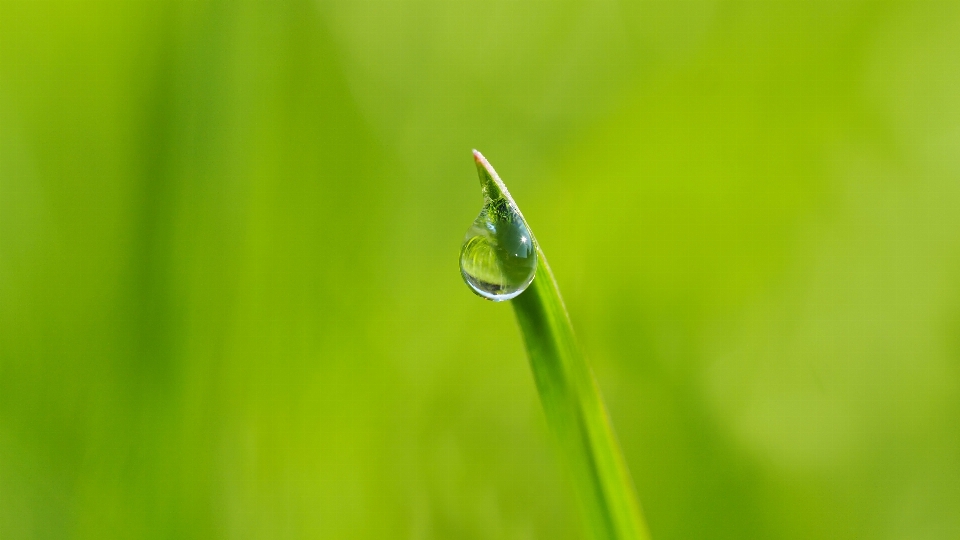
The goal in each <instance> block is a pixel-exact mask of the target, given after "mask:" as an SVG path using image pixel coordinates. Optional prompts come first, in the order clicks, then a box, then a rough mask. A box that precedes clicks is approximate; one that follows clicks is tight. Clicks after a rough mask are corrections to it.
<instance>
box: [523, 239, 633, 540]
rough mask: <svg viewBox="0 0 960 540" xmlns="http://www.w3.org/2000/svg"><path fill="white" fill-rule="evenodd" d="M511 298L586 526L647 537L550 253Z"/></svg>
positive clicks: (609, 535)
mask: <svg viewBox="0 0 960 540" xmlns="http://www.w3.org/2000/svg"><path fill="white" fill-rule="evenodd" d="M537 256H538V263H537V274H536V278H535V279H534V280H533V283H531V284H530V287H529V288H528V289H527V290H526V291H524V292H523V294H521V295H520V296H518V297H516V298H514V299H513V300H512V303H513V307H514V311H515V312H516V314H517V321H518V322H519V323H520V329H521V330H522V332H523V338H524V342H525V343H526V346H527V352H528V353H529V355H530V367H531V368H532V370H533V375H534V379H535V380H536V385H537V389H538V391H539V393H540V399H541V401H542V402H543V409H544V412H545V414H546V417H547V422H548V424H549V425H550V428H551V430H552V431H553V433H554V435H555V436H556V437H557V439H558V441H559V445H560V449H561V453H562V456H561V457H562V461H563V462H564V464H565V466H566V467H567V470H569V471H570V473H571V476H572V480H573V483H574V486H575V488H576V490H577V495H578V498H579V499H580V503H581V507H582V508H583V510H584V517H585V518H586V522H587V526H588V527H589V528H590V530H591V531H592V532H593V535H594V537H595V538H597V539H617V540H626V539H630V540H634V539H637V540H641V539H649V538H650V535H649V532H648V531H647V527H646V524H645V523H644V520H643V514H642V513H641V511H640V505H639V503H638V500H637V495H636V492H635V491H634V488H633V482H632V481H631V479H630V473H629V472H628V470H627V467H626V463H625V462H624V460H623V456H622V454H621V452H620V447H619V444H618V443H617V439H616V436H615V435H614V433H613V429H612V428H611V427H610V422H609V420H608V418H607V413H606V410H605V408H604V406H603V401H602V400H601V398H600V392H599V390H598V388H597V384H596V382H595V380H594V378H593V373H592V372H591V371H590V368H589V367H588V366H587V363H586V361H585V359H584V358H583V355H582V354H581V353H580V349H579V348H578V347H577V344H576V340H575V338H574V334H573V327H572V325H571V324H570V318H569V316H568V315H567V310H566V307H564V305H563V300H562V299H561V297H560V290H559V289H558V288H557V283H556V280H554V278H553V273H552V272H551V271H550V266H549V265H548V264H547V258H546V257H545V256H544V254H543V251H542V250H541V249H540V246H539V244H538V245H537Z"/></svg>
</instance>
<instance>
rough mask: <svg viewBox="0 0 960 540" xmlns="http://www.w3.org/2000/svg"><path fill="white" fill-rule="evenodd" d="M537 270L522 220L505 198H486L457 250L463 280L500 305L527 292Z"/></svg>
mask: <svg viewBox="0 0 960 540" xmlns="http://www.w3.org/2000/svg"><path fill="white" fill-rule="evenodd" d="M536 271H537V250H536V247H534V243H533V236H532V235H531V234H530V230H529V229H528V228H527V224H526V222H524V220H523V217H522V216H521V215H520V213H519V212H517V211H516V209H514V208H513V205H512V204H510V202H508V201H507V200H506V199H504V198H498V199H496V200H489V199H488V200H487V202H486V204H484V206H483V210H481V211H480V215H479V216H477V219H476V220H475V221H474V222H473V225H471V226H470V229H469V230H467V234H466V236H465V237H464V240H463V247H461V248H460V273H461V274H462V275H463V280H464V281H466V282H467V285H469V286H470V288H471V289H473V291H474V292H476V293H477V294H479V295H480V296H482V297H484V298H487V299H489V300H493V301H495V302H499V301H503V300H509V299H511V298H514V297H515V296H517V295H518V294H520V293H522V292H523V291H524V290H526V288H527V287H528V286H529V285H530V283H531V282H532V281H533V278H534V275H535V274H536Z"/></svg>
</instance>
